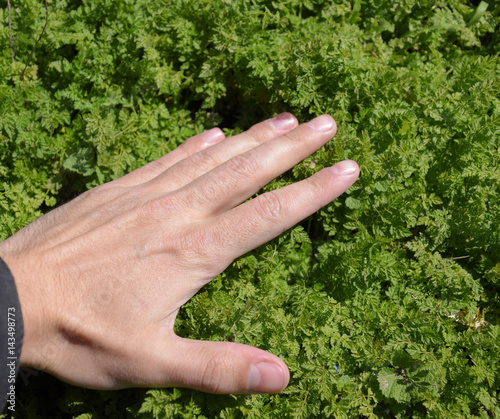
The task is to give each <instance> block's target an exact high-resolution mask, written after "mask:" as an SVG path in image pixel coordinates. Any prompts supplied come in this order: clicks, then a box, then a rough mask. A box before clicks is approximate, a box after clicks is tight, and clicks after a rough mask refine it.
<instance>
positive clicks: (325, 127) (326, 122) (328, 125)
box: [306, 115, 335, 131]
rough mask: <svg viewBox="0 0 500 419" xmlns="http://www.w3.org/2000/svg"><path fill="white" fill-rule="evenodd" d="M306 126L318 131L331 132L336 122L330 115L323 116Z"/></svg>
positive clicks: (307, 123)
mask: <svg viewBox="0 0 500 419" xmlns="http://www.w3.org/2000/svg"><path fill="white" fill-rule="evenodd" d="M306 125H309V126H310V127H311V128H312V129H314V130H316V131H330V130H331V129H332V128H333V127H334V126H335V121H334V120H333V118H332V117H331V116H330V115H321V116H318V117H317V118H314V119H313V120H311V121H309V122H306Z"/></svg>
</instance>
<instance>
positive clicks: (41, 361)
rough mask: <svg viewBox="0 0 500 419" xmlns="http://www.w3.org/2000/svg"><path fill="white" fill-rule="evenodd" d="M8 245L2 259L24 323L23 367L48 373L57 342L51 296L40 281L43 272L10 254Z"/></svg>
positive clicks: (0, 253) (1, 248) (0, 245)
mask: <svg viewBox="0 0 500 419" xmlns="http://www.w3.org/2000/svg"><path fill="white" fill-rule="evenodd" d="M5 243H6V242H2V243H0V258H2V259H3V261H4V262H5V264H6V265H7V266H8V268H9V270H10V272H11V274H12V276H13V278H14V283H15V286H16V288H17V295H18V298H19V303H20V306H21V313H22V319H23V327H24V339H23V342H22V351H21V365H24V366H29V367H33V368H37V369H47V368H49V365H50V363H51V358H52V355H51V353H52V352H54V348H55V341H56V339H55V336H56V333H55V328H54V325H55V324H56V322H55V321H54V318H55V317H54V315H53V307H51V306H52V304H51V302H50V300H49V299H48V298H47V297H48V294H50V293H49V290H47V289H46V288H45V287H46V285H45V286H43V287H42V284H43V282H42V281H38V280H37V279H38V275H39V273H40V270H38V269H33V266H32V265H33V264H32V263H30V261H28V260H27V259H28V258H25V257H23V256H22V255H20V254H16V253H13V252H9V251H8V249H7V246H5ZM35 272H36V273H35Z"/></svg>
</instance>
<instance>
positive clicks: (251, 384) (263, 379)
mask: <svg viewBox="0 0 500 419" xmlns="http://www.w3.org/2000/svg"><path fill="white" fill-rule="evenodd" d="M283 383H284V374H283V370H282V369H281V367H280V366H278V365H276V364H273V363H270V362H260V363H258V364H255V365H252V366H251V367H250V374H249V378H248V391H249V392H250V393H251V392H258V393H277V392H278V391H280V390H281V389H282V388H283Z"/></svg>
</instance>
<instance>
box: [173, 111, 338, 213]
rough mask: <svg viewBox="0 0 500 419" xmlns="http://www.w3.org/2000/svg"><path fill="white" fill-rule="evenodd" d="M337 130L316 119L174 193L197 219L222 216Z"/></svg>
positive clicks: (332, 124) (327, 120)
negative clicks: (191, 210)
mask: <svg viewBox="0 0 500 419" xmlns="http://www.w3.org/2000/svg"><path fill="white" fill-rule="evenodd" d="M336 130H337V126H336V124H335V121H334V120H333V118H332V117H331V116H329V115H322V116H319V117H317V118H315V119H313V120H312V121H309V122H307V123H305V124H302V125H300V126H299V127H297V128H295V129H294V130H292V131H290V132H288V133H286V134H285V135H282V136H281V137H278V138H276V139H274V140H271V141H267V142H265V143H263V144H260V145H259V146H257V147H255V148H252V149H250V150H247V151H246V152H244V153H242V154H239V155H237V156H235V157H233V158H231V159H229V160H228V161H226V162H225V163H223V164H221V165H219V166H217V167H215V168H214V169H212V170H211V171H209V172H207V173H205V174H204V175H203V176H201V177H199V178H197V179H196V180H194V181H193V182H191V183H190V184H188V185H186V186H184V187H183V188H181V189H180V190H178V191H177V192H176V194H177V196H178V197H179V198H181V200H183V201H185V202H184V204H185V206H186V207H191V208H192V209H193V210H194V213H195V214H196V215H197V218H200V219H204V218H208V217H212V216H216V215H218V214H220V213H222V212H225V211H227V210H229V209H231V208H233V207H235V206H236V205H239V204H240V203H241V202H243V201H245V200H246V199H248V198H249V197H251V196H252V195H253V194H255V193H256V192H257V191H258V190H259V189H261V188H262V187H263V186H265V185H266V184H267V183H269V182H270V181H271V180H273V179H274V178H276V177H277V176H279V175H280V174H282V173H284V172H285V171H287V170H289V169H290V168H292V167H293V166H295V165H296V164H297V163H299V162H300V161H302V160H303V159H305V158H306V157H307V156H309V155H311V154H312V153H314V152H315V151H316V150H318V149H319V148H320V147H321V146H323V145H324V144H325V143H326V142H327V141H328V140H330V139H331V138H332V137H333V136H334V135H335V132H336ZM193 207H194V208H193Z"/></svg>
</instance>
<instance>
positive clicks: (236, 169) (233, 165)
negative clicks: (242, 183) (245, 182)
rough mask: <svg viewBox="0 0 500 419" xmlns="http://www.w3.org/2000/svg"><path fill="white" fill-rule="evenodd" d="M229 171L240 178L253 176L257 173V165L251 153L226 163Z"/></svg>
mask: <svg viewBox="0 0 500 419" xmlns="http://www.w3.org/2000/svg"><path fill="white" fill-rule="evenodd" d="M227 167H228V168H229V170H230V171H231V172H232V173H234V174H236V175H238V176H241V177H245V178H246V177H248V176H254V175H255V174H256V173H258V171H259V167H260V165H259V163H258V162H257V159H256V158H255V156H254V155H253V154H251V153H243V154H240V155H238V156H235V157H233V158H232V159H231V160H229V161H228V162H227Z"/></svg>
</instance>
